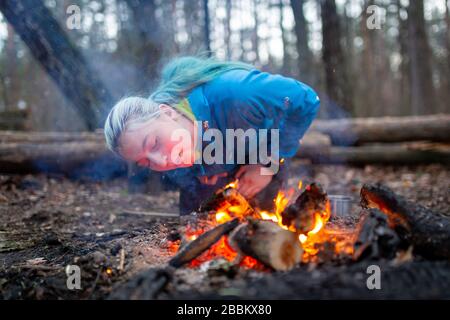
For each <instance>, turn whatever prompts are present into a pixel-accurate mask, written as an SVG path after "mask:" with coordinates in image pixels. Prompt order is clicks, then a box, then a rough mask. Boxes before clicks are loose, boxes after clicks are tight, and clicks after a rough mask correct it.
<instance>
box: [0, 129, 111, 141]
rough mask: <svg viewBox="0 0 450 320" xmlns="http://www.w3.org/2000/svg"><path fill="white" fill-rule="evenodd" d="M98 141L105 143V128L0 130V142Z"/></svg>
mask: <svg viewBox="0 0 450 320" xmlns="http://www.w3.org/2000/svg"><path fill="white" fill-rule="evenodd" d="M61 142H98V143H102V144H103V145H105V136H104V134H103V130H97V131H96V132H51V131H47V132H40V131H33V132H30V131H8V130H4V131H0V143H45V144H50V143H61Z"/></svg>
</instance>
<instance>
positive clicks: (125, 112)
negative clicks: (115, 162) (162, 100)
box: [104, 97, 161, 154]
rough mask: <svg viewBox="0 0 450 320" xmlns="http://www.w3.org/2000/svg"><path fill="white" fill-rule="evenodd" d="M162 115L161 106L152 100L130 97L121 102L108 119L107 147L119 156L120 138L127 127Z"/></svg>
mask: <svg viewBox="0 0 450 320" xmlns="http://www.w3.org/2000/svg"><path fill="white" fill-rule="evenodd" d="M160 113H161V110H160V109H159V104H157V103H156V102H154V101H152V100H150V99H146V98H142V97H128V98H124V99H122V100H120V101H119V102H117V103H116V105H115V106H114V107H113V108H112V109H111V111H110V112H109V115H108V118H106V122H105V129H104V133H105V139H106V145H107V146H108V148H109V149H110V150H111V151H113V152H115V153H117V154H118V153H119V152H118V148H119V138H120V135H121V134H122V133H123V132H124V131H125V130H126V128H127V126H129V125H130V124H131V123H135V122H145V121H147V120H150V119H152V118H156V117H157V116H158V115H159V114H160Z"/></svg>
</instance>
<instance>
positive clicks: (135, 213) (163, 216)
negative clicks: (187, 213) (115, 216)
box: [119, 210, 180, 218]
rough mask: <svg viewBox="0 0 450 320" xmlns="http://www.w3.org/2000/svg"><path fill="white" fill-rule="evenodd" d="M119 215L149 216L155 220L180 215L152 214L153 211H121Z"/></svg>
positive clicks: (167, 213)
mask: <svg viewBox="0 0 450 320" xmlns="http://www.w3.org/2000/svg"><path fill="white" fill-rule="evenodd" d="M119 214H125V215H126V214H130V215H139V216H149V217H155V218H176V217H179V216H180V215H179V214H177V213H169V212H153V211H134V210H123V211H122V212H120V213H119Z"/></svg>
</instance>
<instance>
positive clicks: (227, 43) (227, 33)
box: [225, 0, 232, 60]
mask: <svg viewBox="0 0 450 320" xmlns="http://www.w3.org/2000/svg"><path fill="white" fill-rule="evenodd" d="M231 10H232V3H231V0H226V2H225V12H226V16H225V46H226V55H227V60H230V59H231Z"/></svg>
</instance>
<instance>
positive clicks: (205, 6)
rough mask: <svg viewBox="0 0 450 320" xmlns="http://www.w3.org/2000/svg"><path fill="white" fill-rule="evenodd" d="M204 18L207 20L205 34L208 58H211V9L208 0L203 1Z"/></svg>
mask: <svg viewBox="0 0 450 320" xmlns="http://www.w3.org/2000/svg"><path fill="white" fill-rule="evenodd" d="M203 16H204V19H205V22H204V26H203V27H204V30H205V31H204V33H205V49H206V51H207V53H208V56H211V36H210V32H209V7H208V0H203Z"/></svg>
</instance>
